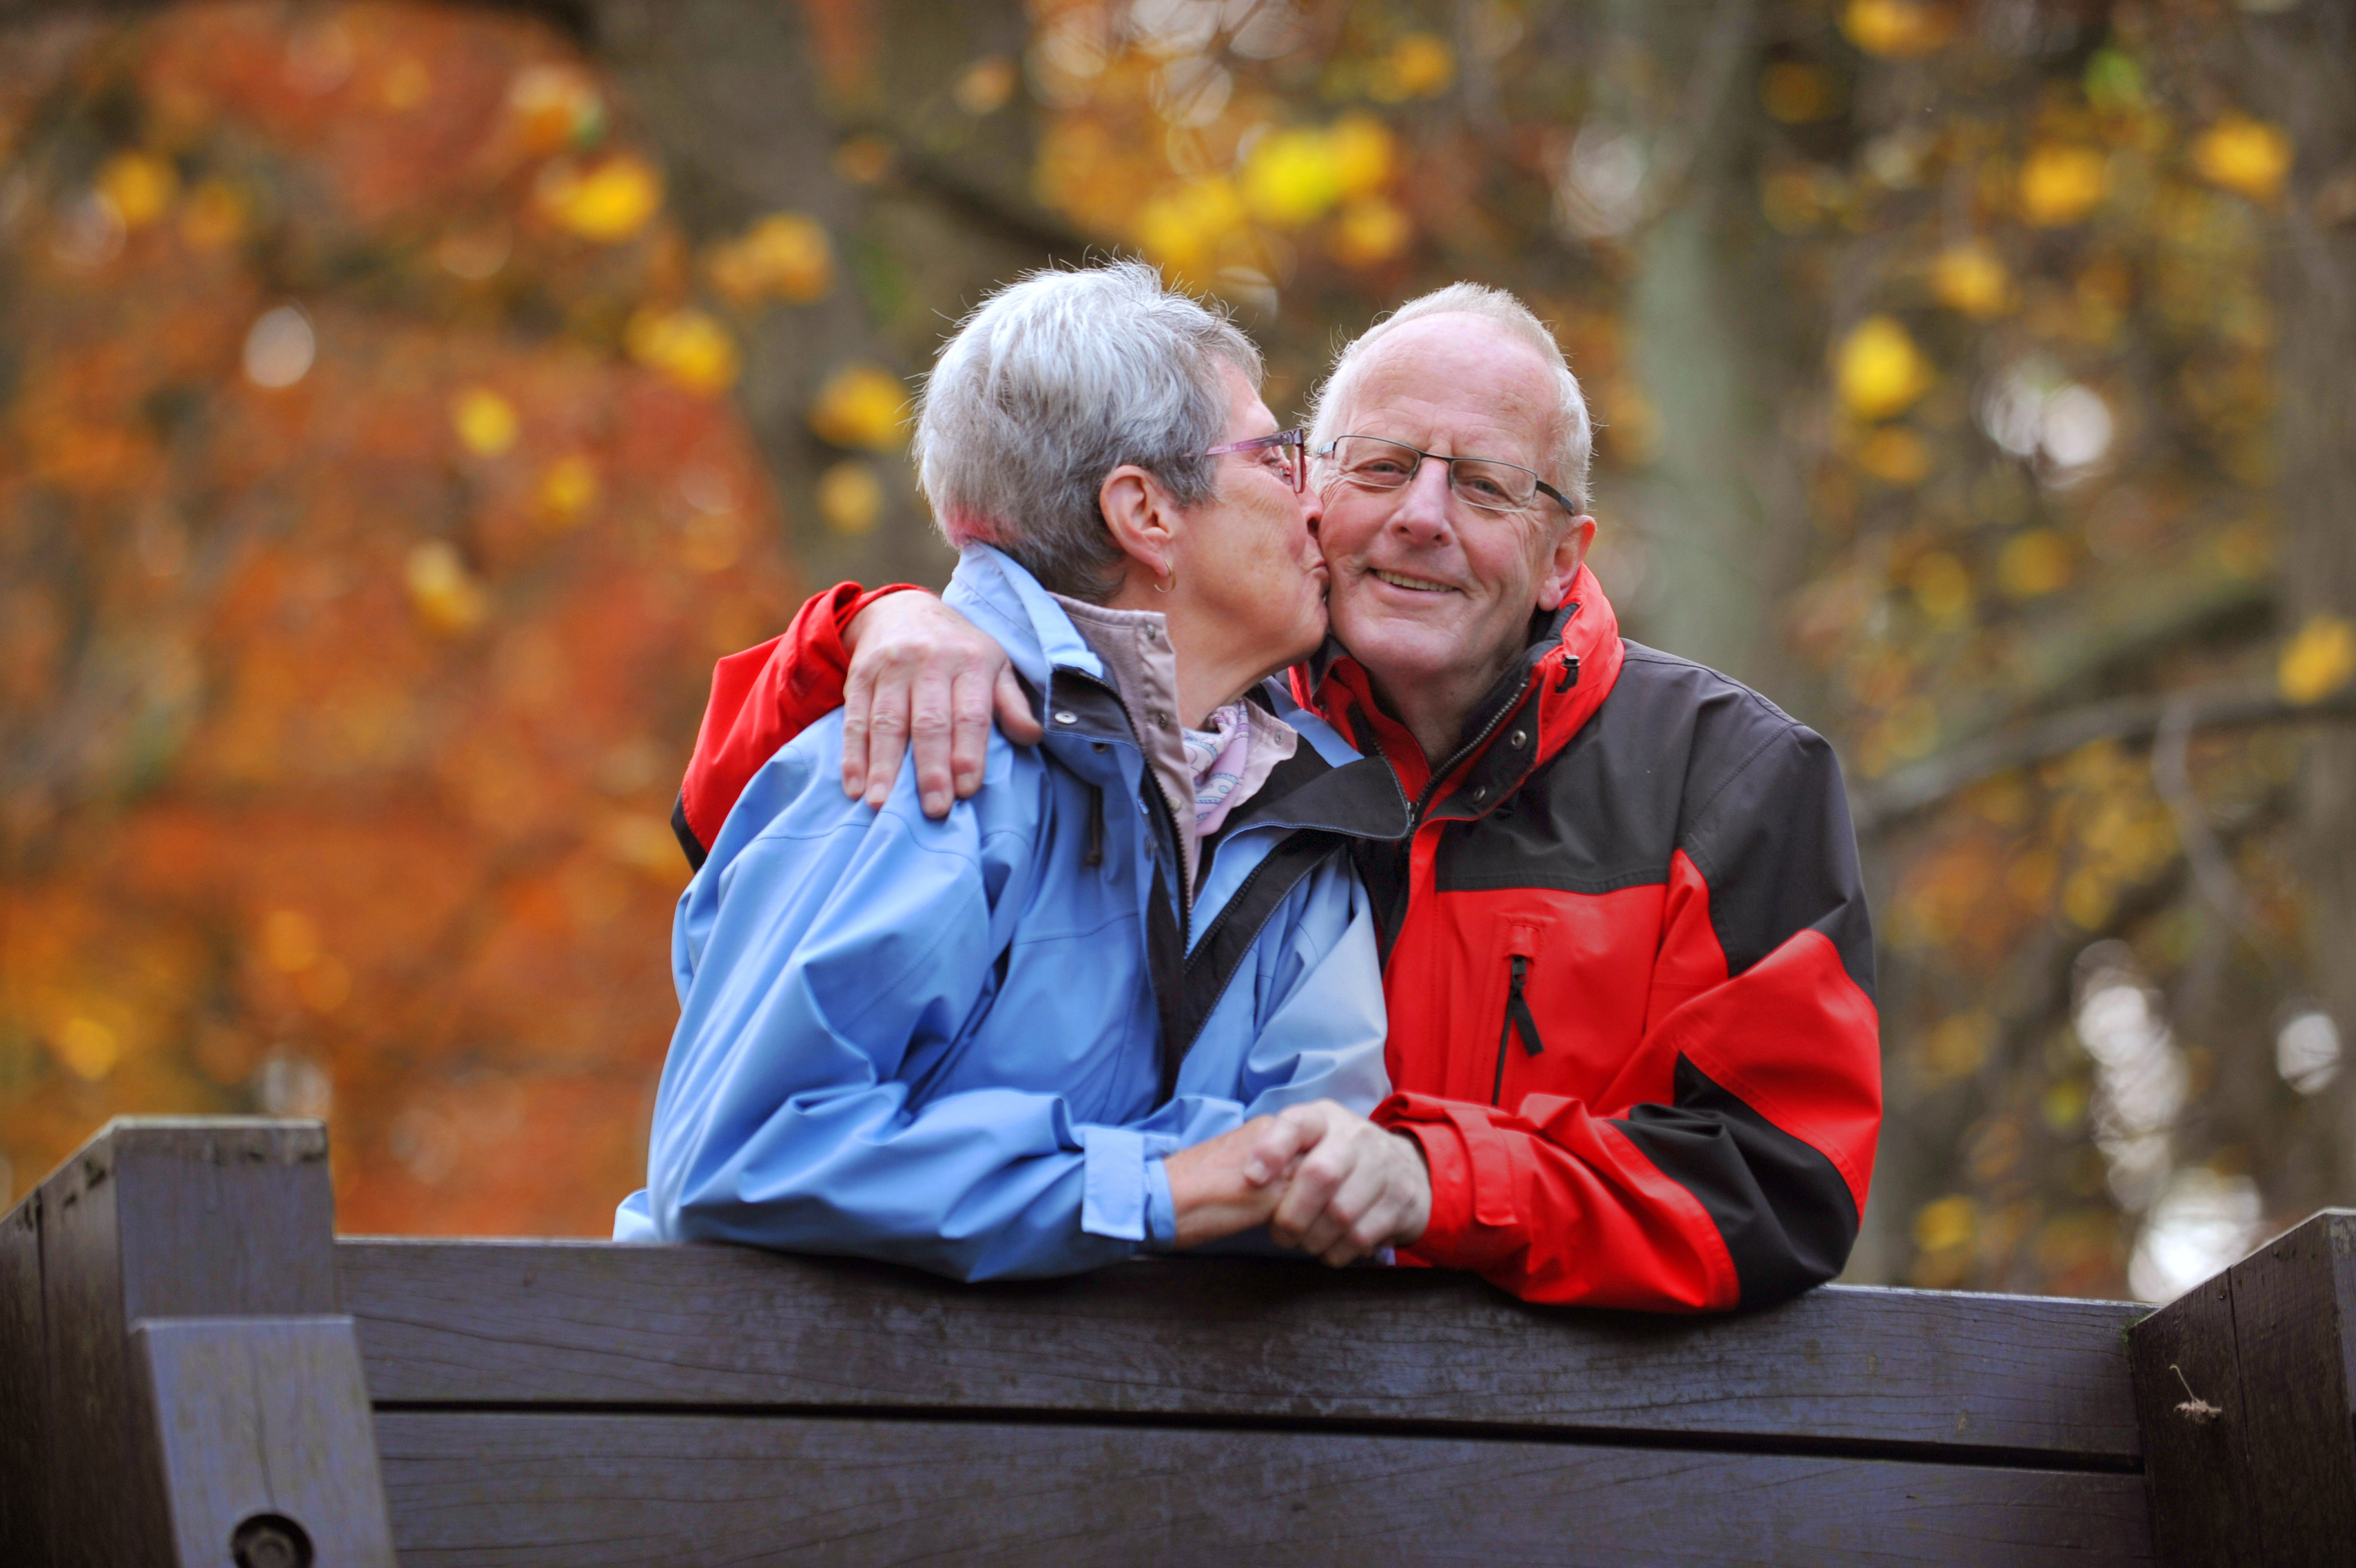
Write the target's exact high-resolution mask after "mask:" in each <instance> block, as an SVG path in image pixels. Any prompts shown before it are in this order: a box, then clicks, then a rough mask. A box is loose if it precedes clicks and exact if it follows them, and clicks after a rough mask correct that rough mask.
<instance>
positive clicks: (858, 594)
mask: <svg viewBox="0 0 2356 1568" xmlns="http://www.w3.org/2000/svg"><path fill="white" fill-rule="evenodd" d="M924 591H925V590H924V589H922V588H920V587H918V586H916V584H914V583H886V584H884V585H883V586H882V587H880V588H869V589H866V590H865V591H863V592H862V591H861V589H860V587H859V585H858V584H856V583H844V584H841V585H838V586H837V587H835V588H833V589H831V590H830V595H829V596H830V597H831V598H832V599H833V601H834V602H833V603H832V604H831V605H830V606H829V608H830V609H831V610H832V612H833V617H832V618H833V623H834V624H833V625H832V626H831V627H830V628H828V629H829V631H830V633H831V634H832V639H833V642H832V649H833V652H834V654H835V655H836V656H838V657H840V658H841V661H842V667H843V668H845V669H848V668H849V667H850V664H851V648H850V645H849V644H848V643H846V642H844V641H843V640H842V635H843V633H845V632H847V631H849V630H850V629H851V622H852V621H855V620H857V619H858V618H859V614H860V612H861V611H862V610H864V609H865V608H866V607H868V606H870V605H872V604H873V603H874V602H875V601H876V600H878V599H883V598H888V597H890V596H892V595H894V594H921V593H923V592H924ZM811 630H812V631H813V632H815V631H816V630H817V628H815V627H813V628H811Z"/></svg>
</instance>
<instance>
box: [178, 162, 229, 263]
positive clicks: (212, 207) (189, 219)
mask: <svg viewBox="0 0 2356 1568" xmlns="http://www.w3.org/2000/svg"><path fill="white" fill-rule="evenodd" d="M244 232H245V199H244V198H242V197H241V196H240V195H238V193H237V190H236V188H234V187H232V186H230V184H228V183H227V182H226V181H223V180H218V179H208V180H202V181H199V182H198V185H197V187H196V188H195V189H193V190H191V191H189V192H188V199H187V205H186V206H184V207H182V208H181V209H180V238H181V239H183V240H185V241H187V242H188V246H189V248H190V249H191V250H198V251H216V250H219V249H220V247H222V246H223V245H227V244H230V243H231V242H234V241H236V240H237V239H238V238H240V237H241V235H243V234H244Z"/></svg>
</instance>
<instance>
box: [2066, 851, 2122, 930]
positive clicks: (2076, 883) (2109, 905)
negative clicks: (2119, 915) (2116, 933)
mask: <svg viewBox="0 0 2356 1568" xmlns="http://www.w3.org/2000/svg"><path fill="white" fill-rule="evenodd" d="M2118 907H2119V895H2118V889H2117V888H2116V887H2115V886H2113V885H2112V882H2111V879H2110V877H2109V876H2107V875H2104V873H2103V871H2102V870H2101V869H2100V868H2099V867H2096V866H2092V865H2082V866H2080V867H2078V869H2077V870H2075V871H2073V872H2072V873H2071V874H2070V876H2069V879H2068V880H2067V881H2065V882H2063V883H2062V884H2061V912H2062V913H2063V914H2064V915H2067V916H2068V917H2069V918H2070V923H2071V924H2072V925H2074V926H2076V927H2077V928H2078V929H2080V930H2082V931H2099V930H2101V929H2103V927H2104V926H2105V925H2106V924H2108V923H2109V921H2110V918H2111V916H2112V914H2113V913H2114V912H2115V911H2116V910H2117V908H2118Z"/></svg>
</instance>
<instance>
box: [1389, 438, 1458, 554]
mask: <svg viewBox="0 0 2356 1568" xmlns="http://www.w3.org/2000/svg"><path fill="white" fill-rule="evenodd" d="M1448 500H1449V496H1448V465H1447V464H1446V463H1444V462H1442V461H1440V459H1439V458H1437V457H1426V458H1425V459H1423V461H1421V462H1420V463H1418V464H1417V465H1416V468H1415V478H1411V479H1409V480H1408V482H1407V484H1406V485H1405V486H1404V487H1402V488H1401V489H1400V492H1399V501H1398V506H1397V507H1396V508H1394V509H1393V510H1392V511H1391V526H1392V527H1393V528H1397V529H1402V530H1404V531H1406V532H1407V533H1408V536H1409V537H1410V538H1412V539H1413V540H1414V541H1415V542H1417V543H1419V544H1431V543H1437V542H1439V541H1440V540H1442V539H1444V538H1446V537H1447V535H1448V531H1449V523H1448Z"/></svg>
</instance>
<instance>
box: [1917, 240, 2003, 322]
mask: <svg viewBox="0 0 2356 1568" xmlns="http://www.w3.org/2000/svg"><path fill="white" fill-rule="evenodd" d="M1931 293H1932V294H1933V295H1934V296H1935V297H1936V298H1937V299H1938V301H1939V303H1940V304H1941V305H1944V306H1946V307H1947V308H1948V309H1950V310H1954V311H1959V312H1961V313H1962V314H1964V315H1965V316H1968V317H1971V318H1972V319H1973V320H1975V321H1988V320H1993V319H1994V318H1995V317H1999V316H2002V315H2003V314H2004V313H2005V312H2007V311H2008V310H2010V309H2011V308H2012V303H2013V302H2012V274H2011V273H2009V272H2008V271H2007V270H2006V269H2005V264H2004V263H2003V262H2002V261H2001V260H1999V259H1998V258H1997V254H1996V252H1993V251H1991V250H1989V249H1988V248H1987V246H1986V245H1981V244H1969V245H1957V246H1954V247H1953V248H1952V249H1949V250H1946V251H1943V252H1940V254H1939V259H1938V260H1937V261H1935V262H1933V263H1931Z"/></svg>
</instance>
